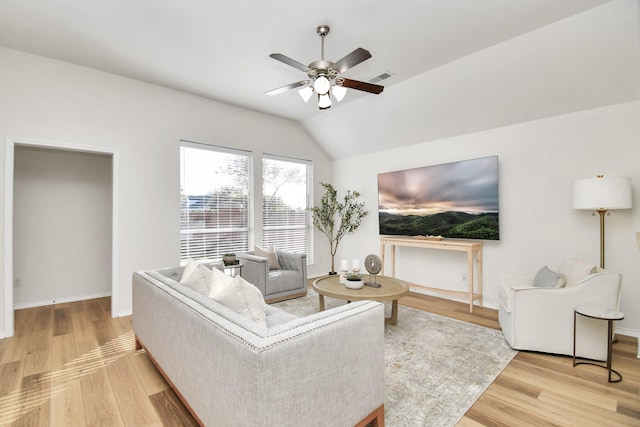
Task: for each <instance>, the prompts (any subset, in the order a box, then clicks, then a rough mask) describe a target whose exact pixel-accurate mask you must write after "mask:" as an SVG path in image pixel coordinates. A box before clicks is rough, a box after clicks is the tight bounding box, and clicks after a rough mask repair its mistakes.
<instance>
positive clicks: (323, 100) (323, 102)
mask: <svg viewBox="0 0 640 427" xmlns="http://www.w3.org/2000/svg"><path fill="white" fill-rule="evenodd" d="M329 107H331V98H330V97H329V94H324V95H318V108H320V109H321V110H326V109H327V108H329Z"/></svg>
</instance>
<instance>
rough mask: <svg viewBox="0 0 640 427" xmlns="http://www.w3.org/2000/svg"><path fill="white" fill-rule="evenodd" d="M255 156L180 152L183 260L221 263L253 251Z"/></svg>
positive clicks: (193, 149) (187, 148)
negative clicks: (251, 219) (251, 209)
mask: <svg viewBox="0 0 640 427" xmlns="http://www.w3.org/2000/svg"><path fill="white" fill-rule="evenodd" d="M251 162H252V157H251V155H250V154H249V153H247V152H244V151H238V150H230V149H223V148H218V147H211V146H207V145H201V144H192V143H183V145H182V146H181V147H180V260H181V261H183V262H184V261H186V260H187V259H189V258H193V259H199V260H202V259H221V258H222V255H224V254H225V253H228V252H239V251H246V250H248V248H249V200H250V191H249V189H250V182H251Z"/></svg>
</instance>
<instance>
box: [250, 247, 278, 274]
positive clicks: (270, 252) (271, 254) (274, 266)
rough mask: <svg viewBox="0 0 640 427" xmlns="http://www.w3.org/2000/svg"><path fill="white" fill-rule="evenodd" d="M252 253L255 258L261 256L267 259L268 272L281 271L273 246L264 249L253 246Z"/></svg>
mask: <svg viewBox="0 0 640 427" xmlns="http://www.w3.org/2000/svg"><path fill="white" fill-rule="evenodd" d="M253 253H254V254H256V255H257V256H261V257H264V258H266V259H267V264H268V265H269V270H282V267H280V263H279V262H278V257H277V256H276V250H275V248H274V247H273V245H271V246H269V247H268V248H266V249H263V248H261V247H260V246H258V245H255V247H254V248H253Z"/></svg>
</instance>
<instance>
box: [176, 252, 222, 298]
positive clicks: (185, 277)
mask: <svg viewBox="0 0 640 427" xmlns="http://www.w3.org/2000/svg"><path fill="white" fill-rule="evenodd" d="M214 270H217V269H214ZM210 276H211V270H209V269H208V268H207V267H205V266H204V265H202V264H200V263H199V262H195V261H194V260H192V259H191V258H189V260H188V261H187V265H186V266H185V267H184V271H183V273H182V278H181V279H180V283H182V284H183V285H185V286H188V287H190V288H191V289H193V290H195V291H198V292H200V293H201V294H202V295H209V288H210V285H211V283H210Z"/></svg>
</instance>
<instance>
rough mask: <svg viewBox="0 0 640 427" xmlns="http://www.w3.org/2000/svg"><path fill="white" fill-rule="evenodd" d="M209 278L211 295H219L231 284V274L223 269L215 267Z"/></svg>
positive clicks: (212, 296) (211, 296)
mask: <svg viewBox="0 0 640 427" xmlns="http://www.w3.org/2000/svg"><path fill="white" fill-rule="evenodd" d="M209 276H210V280H209V297H210V298H214V299H215V297H214V295H218V294H219V293H221V292H222V291H223V290H224V289H225V288H227V287H229V286H231V280H232V278H231V276H228V275H226V274H224V273H223V272H222V271H220V270H218V269H217V268H215V267H213V268H212V269H211V273H210V275H209Z"/></svg>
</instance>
